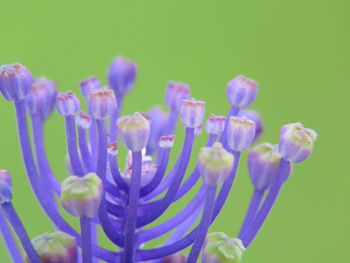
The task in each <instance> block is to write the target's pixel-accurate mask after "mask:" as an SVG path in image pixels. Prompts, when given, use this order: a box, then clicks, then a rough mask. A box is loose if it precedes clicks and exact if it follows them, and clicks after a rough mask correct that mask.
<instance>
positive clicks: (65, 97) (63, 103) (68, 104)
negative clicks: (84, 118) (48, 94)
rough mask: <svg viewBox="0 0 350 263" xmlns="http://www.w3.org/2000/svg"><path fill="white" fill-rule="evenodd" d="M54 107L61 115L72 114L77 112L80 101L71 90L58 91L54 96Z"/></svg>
mask: <svg viewBox="0 0 350 263" xmlns="http://www.w3.org/2000/svg"><path fill="white" fill-rule="evenodd" d="M56 109H57V111H58V113H59V114H61V115H63V116H72V115H75V114H76V113H78V111H79V109H80V101H79V99H78V98H77V96H75V94H74V93H73V91H70V90H69V91H67V92H59V93H58V95H57V98H56Z"/></svg>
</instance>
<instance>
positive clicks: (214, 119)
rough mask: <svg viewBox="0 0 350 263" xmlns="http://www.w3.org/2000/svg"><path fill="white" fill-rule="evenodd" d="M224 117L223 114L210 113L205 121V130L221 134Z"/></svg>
mask: <svg viewBox="0 0 350 263" xmlns="http://www.w3.org/2000/svg"><path fill="white" fill-rule="evenodd" d="M225 119H226V118H225V116H216V115H215V114H210V116H209V118H208V120H207V123H206V124H205V129H206V131H207V132H208V133H210V134H216V135H219V134H221V133H222V131H223V130H224V127H225Z"/></svg>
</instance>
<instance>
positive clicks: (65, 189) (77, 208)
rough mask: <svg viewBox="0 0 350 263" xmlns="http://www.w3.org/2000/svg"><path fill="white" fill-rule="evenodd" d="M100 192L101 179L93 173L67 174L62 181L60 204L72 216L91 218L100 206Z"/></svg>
mask: <svg viewBox="0 0 350 263" xmlns="http://www.w3.org/2000/svg"><path fill="white" fill-rule="evenodd" d="M102 193H103V186H102V181H101V179H100V178H99V177H98V176H97V175H96V174H95V173H89V174H87V175H85V176H84V177H78V176H74V175H73V176H69V177H68V178H67V179H66V180H64V181H63V183H62V192H61V202H62V206H63V208H64V209H65V210H66V211H67V212H68V213H70V214H71V215H73V216H76V217H89V218H92V217H94V216H95V214H96V212H97V210H98V208H99V206H100V202H101V197H102Z"/></svg>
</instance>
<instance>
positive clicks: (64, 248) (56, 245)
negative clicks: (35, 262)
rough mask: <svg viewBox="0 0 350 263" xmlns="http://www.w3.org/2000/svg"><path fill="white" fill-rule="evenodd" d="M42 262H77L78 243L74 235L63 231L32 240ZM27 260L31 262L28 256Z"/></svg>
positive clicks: (28, 262) (27, 262)
mask: <svg viewBox="0 0 350 263" xmlns="http://www.w3.org/2000/svg"><path fill="white" fill-rule="evenodd" d="M32 243H33V246H34V249H35V250H36V252H37V253H38V255H39V258H40V260H41V262H42V263H58V262H59V263H76V262H77V254H78V251H77V245H76V241H75V239H74V237H72V236H70V235H68V234H65V233H63V232H53V233H51V234H44V235H41V236H38V237H36V238H34V239H33V240H32ZM25 262H26V263H30V261H29V259H28V258H27V256H26V257H25Z"/></svg>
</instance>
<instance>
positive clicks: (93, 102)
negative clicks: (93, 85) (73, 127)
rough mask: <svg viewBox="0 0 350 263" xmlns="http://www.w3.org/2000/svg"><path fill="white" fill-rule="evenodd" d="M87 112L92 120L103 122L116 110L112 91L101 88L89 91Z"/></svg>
mask: <svg viewBox="0 0 350 263" xmlns="http://www.w3.org/2000/svg"><path fill="white" fill-rule="evenodd" d="M88 107H89V112H90V114H91V115H92V117H93V118H94V119H99V120H103V119H105V118H107V117H110V116H111V115H112V114H113V112H115V111H116V110H117V101H116V99H115V95H114V92H113V90H111V89H107V88H101V89H97V90H94V91H91V92H90V93H89V96H88Z"/></svg>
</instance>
